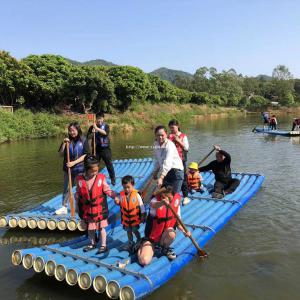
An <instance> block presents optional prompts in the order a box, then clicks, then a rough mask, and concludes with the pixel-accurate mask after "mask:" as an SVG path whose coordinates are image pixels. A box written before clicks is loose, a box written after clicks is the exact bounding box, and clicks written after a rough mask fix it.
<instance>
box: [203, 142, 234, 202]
mask: <svg viewBox="0 0 300 300" xmlns="http://www.w3.org/2000/svg"><path fill="white" fill-rule="evenodd" d="M214 148H215V150H216V160H214V161H212V162H210V163H209V164H208V165H206V166H204V167H200V168H199V171H200V172H205V171H210V170H212V171H213V173H214V174H215V181H216V182H215V185H214V192H213V193H212V197H213V198H218V199H221V198H223V196H225V195H227V194H230V193H233V192H234V191H235V190H236V188H237V187H238V185H239V184H240V181H239V180H238V179H236V178H232V176H231V168H230V163H231V156H230V154H229V153H227V152H226V151H224V150H221V147H220V146H218V145H214Z"/></svg>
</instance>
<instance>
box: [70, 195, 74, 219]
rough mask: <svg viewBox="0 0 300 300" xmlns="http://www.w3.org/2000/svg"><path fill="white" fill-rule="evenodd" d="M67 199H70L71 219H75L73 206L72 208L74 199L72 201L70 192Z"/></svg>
mask: <svg viewBox="0 0 300 300" xmlns="http://www.w3.org/2000/svg"><path fill="white" fill-rule="evenodd" d="M69 199H70V209H71V217H72V218H75V206H74V203H75V199H74V196H73V193H72V192H71V193H70V198H69Z"/></svg>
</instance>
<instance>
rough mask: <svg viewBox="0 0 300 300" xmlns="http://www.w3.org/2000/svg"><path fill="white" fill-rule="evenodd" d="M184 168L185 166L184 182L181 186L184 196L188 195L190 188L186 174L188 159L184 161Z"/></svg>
mask: <svg viewBox="0 0 300 300" xmlns="http://www.w3.org/2000/svg"><path fill="white" fill-rule="evenodd" d="M182 163H183V168H184V170H183V171H184V177H183V182H182V186H181V191H182V195H183V197H187V196H188V194H189V188H188V182H187V174H186V161H183V162H182Z"/></svg>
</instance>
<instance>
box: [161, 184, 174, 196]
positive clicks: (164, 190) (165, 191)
mask: <svg viewBox="0 0 300 300" xmlns="http://www.w3.org/2000/svg"><path fill="white" fill-rule="evenodd" d="M160 193H161V194H164V195H168V194H172V195H174V190H173V187H172V186H171V185H168V186H165V187H163V188H162V189H161V192H160Z"/></svg>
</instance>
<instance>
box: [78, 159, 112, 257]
mask: <svg viewBox="0 0 300 300" xmlns="http://www.w3.org/2000/svg"><path fill="white" fill-rule="evenodd" d="M107 196H109V197H111V198H114V199H116V198H117V194H116V193H115V192H114V191H112V190H111V189H110V187H109V185H108V184H107V182H106V177H105V175H104V174H101V173H99V161H98V160H97V158H96V156H94V155H87V156H86V157H85V158H84V173H83V174H81V175H78V176H77V177H76V200H77V210H78V215H79V217H80V219H82V220H83V221H85V222H86V224H87V232H88V238H89V244H88V245H87V246H85V247H84V248H83V251H84V252H87V251H91V250H93V249H95V248H96V245H97V238H96V231H99V237H101V246H100V248H99V250H98V252H97V253H96V254H99V253H104V252H106V251H107V250H108V248H107V245H106V230H105V227H107V226H108V220H107V219H108V215H109V212H108V205H107Z"/></svg>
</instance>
